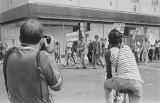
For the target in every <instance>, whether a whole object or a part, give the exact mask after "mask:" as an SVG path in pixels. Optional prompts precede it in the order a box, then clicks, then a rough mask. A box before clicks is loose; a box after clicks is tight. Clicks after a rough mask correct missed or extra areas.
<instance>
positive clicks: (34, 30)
mask: <svg viewBox="0 0 160 103" xmlns="http://www.w3.org/2000/svg"><path fill="white" fill-rule="evenodd" d="M43 37H44V35H43V26H42V24H40V23H39V22H38V21H37V20H34V19H30V20H27V21H26V22H25V23H24V24H23V25H22V26H21V28H20V41H21V43H27V44H37V43H38V42H39V41H40V40H41V39H42V38H43Z"/></svg>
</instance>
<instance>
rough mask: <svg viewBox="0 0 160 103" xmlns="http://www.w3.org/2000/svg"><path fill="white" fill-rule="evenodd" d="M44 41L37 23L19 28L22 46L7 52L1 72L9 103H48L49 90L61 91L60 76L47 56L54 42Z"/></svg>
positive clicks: (52, 60)
mask: <svg viewBox="0 0 160 103" xmlns="http://www.w3.org/2000/svg"><path fill="white" fill-rule="evenodd" d="M46 38H47V37H46V36H44V35H43V27H42V25H41V24H40V23H39V22H38V21H36V20H32V19H31V20H27V21H26V22H25V23H24V24H23V25H22V26H21V28H20V42H21V46H20V47H15V48H11V49H10V50H8V52H7V53H6V55H5V59H4V65H3V72H4V78H5V85H6V90H7V93H8V96H9V99H10V101H11V102H12V103H51V98H50V93H49V88H48V87H50V88H51V89H52V90H54V91H59V90H61V86H62V76H61V74H60V72H59V70H58V68H57V66H56V63H55V60H54V58H51V57H50V53H48V52H51V51H52V52H53V51H54V50H51V48H50V47H53V44H54V43H53V40H52V37H49V38H50V40H49V41H48V40H47V39H46ZM42 46H44V47H43V49H42ZM40 49H41V50H42V51H40ZM52 49H53V48H52Z"/></svg>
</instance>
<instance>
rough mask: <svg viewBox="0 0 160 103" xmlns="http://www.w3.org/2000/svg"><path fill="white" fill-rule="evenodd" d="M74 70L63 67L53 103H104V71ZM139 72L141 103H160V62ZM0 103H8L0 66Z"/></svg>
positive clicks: (146, 66) (141, 68)
mask: <svg viewBox="0 0 160 103" xmlns="http://www.w3.org/2000/svg"><path fill="white" fill-rule="evenodd" d="M91 68H92V66H91V65H88V69H79V70H76V69H74V68H73V67H72V68H71V67H68V68H66V67H63V68H62V69H61V72H62V75H63V81H64V83H63V87H62V90H61V91H60V92H56V93H53V94H54V100H55V103H105V98H104V90H103V81H104V71H105V69H102V68H100V69H91ZM139 70H140V73H141V76H142V79H143V81H144V85H143V89H144V90H143V98H142V103H160V88H159V87H160V62H157V61H154V62H153V63H149V64H147V65H144V64H143V63H141V64H139ZM0 79H1V80H0V81H1V82H0V103H8V98H7V95H6V90H5V87H4V79H3V72H2V65H1V67H0Z"/></svg>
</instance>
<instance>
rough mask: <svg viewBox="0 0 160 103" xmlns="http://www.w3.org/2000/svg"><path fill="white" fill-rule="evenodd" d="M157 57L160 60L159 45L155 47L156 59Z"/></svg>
mask: <svg viewBox="0 0 160 103" xmlns="http://www.w3.org/2000/svg"><path fill="white" fill-rule="evenodd" d="M156 58H158V60H159V48H158V47H156V48H155V59H156Z"/></svg>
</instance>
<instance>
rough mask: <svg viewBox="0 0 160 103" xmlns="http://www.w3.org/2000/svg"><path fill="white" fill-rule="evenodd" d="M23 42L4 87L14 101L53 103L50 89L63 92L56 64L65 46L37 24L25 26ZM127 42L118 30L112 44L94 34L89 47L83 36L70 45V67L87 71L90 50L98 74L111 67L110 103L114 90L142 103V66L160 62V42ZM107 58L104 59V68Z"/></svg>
mask: <svg viewBox="0 0 160 103" xmlns="http://www.w3.org/2000/svg"><path fill="white" fill-rule="evenodd" d="M19 38H20V42H21V45H20V46H19V47H13V48H11V49H9V50H8V51H7V52H6V54H5V57H4V63H3V73H4V79H5V86H6V91H7V94H8V97H9V99H10V101H11V102H12V103H53V102H52V99H53V98H52V97H51V96H50V89H51V90H53V91H60V90H61V87H62V84H63V79H62V75H61V73H60V70H59V67H58V66H57V63H58V62H61V60H60V58H61V56H60V44H59V43H58V42H55V41H54V40H53V38H52V37H50V36H46V35H44V34H43V26H42V25H41V24H40V23H39V22H38V21H37V20H32V19H31V20H27V21H26V22H25V23H24V24H23V25H22V26H21V28H20V37H19ZM48 38H49V40H48ZM122 39H123V38H122V34H121V33H120V32H119V31H118V30H117V29H113V30H111V32H110V33H109V35H108V42H107V39H103V38H99V36H98V35H95V40H94V41H91V40H90V42H89V43H88V44H86V43H85V38H83V37H82V38H80V39H79V40H78V41H74V42H73V43H72V45H70V44H67V45H66V49H65V57H66V65H69V61H72V62H73V63H74V64H76V65H77V68H78V69H79V68H83V69H86V68H87V67H86V62H85V55H86V49H87V48H86V47H88V53H87V57H88V61H89V63H91V64H92V65H93V66H94V69H97V68H100V67H102V68H104V65H106V73H104V74H105V80H104V92H105V98H106V103H113V93H112V89H114V90H127V91H129V92H128V96H129V100H130V103H141V97H142V84H143V80H142V78H141V75H140V73H139V69H138V66H137V63H138V62H139V60H142V59H144V60H145V63H147V62H148V57H149V59H150V60H152V58H154V59H158V60H159V42H158V41H157V40H156V42H155V45H151V44H150V42H149V41H148V39H147V38H145V42H144V43H142V45H140V43H139V42H135V43H134V46H133V48H132V49H131V48H130V47H129V46H128V45H125V44H124V43H123V40H122ZM141 42H143V41H141ZM140 49H141V50H140ZM140 51H141V52H140ZM153 54H154V56H153ZM142 55H143V56H144V58H142ZM102 57H104V58H105V64H104V62H103V61H102ZM135 58H136V59H135ZM98 66H99V67H98ZM49 88H50V89H49Z"/></svg>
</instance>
